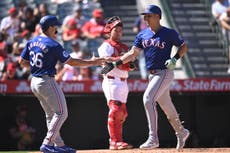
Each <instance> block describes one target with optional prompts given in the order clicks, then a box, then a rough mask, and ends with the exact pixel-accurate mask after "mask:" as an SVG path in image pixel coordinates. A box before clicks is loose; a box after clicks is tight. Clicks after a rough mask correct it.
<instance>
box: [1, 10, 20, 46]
mask: <svg viewBox="0 0 230 153" xmlns="http://www.w3.org/2000/svg"><path fill="white" fill-rule="evenodd" d="M8 14H9V15H8V16H6V17H4V18H3V19H2V21H1V25H0V31H5V32H6V33H7V35H8V37H7V44H8V47H9V48H8V49H11V47H12V44H13V40H14V37H15V35H16V34H17V33H18V31H19V25H20V20H19V19H18V17H17V16H18V10H17V9H16V8H15V7H11V8H10V9H9V10H8Z"/></svg>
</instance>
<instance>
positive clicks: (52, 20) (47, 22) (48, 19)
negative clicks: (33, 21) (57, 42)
mask: <svg viewBox="0 0 230 153" xmlns="http://www.w3.org/2000/svg"><path fill="white" fill-rule="evenodd" d="M39 24H40V26H41V28H42V31H46V30H47V29H48V28H49V26H60V25H61V23H60V22H59V21H58V19H57V18H56V16H53V15H46V16H44V17H42V18H41V20H40V23H39Z"/></svg>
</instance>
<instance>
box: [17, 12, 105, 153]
mask: <svg viewBox="0 0 230 153" xmlns="http://www.w3.org/2000/svg"><path fill="white" fill-rule="evenodd" d="M59 25H61V24H60V23H59V22H58V20H57V18H56V17H55V16H52V15H47V16H44V17H42V18H41V20H40V26H41V29H42V34H41V35H40V36H37V37H35V38H33V39H32V40H30V41H28V42H27V44H26V47H25V48H24V50H23V51H22V53H21V58H20V60H19V63H20V64H21V65H22V66H25V67H30V70H31V74H32V76H33V77H32V79H31V90H32V92H33V93H34V95H35V96H36V97H37V98H38V100H39V102H40V104H41V106H42V108H43V110H44V112H45V115H46V123H47V129H48V131H47V135H46V137H45V138H44V140H43V143H42V145H41V147H40V151H42V152H44V153H75V152H76V150H75V149H72V148H70V147H67V146H66V145H65V143H64V141H63V139H62V138H61V136H60V129H61V127H62V125H63V123H64V121H65V120H66V118H67V116H68V111H67V105H66V99H65V96H64V94H63V92H62V90H61V88H60V87H59V86H58V84H57V82H56V81H55V79H54V75H55V74H56V69H55V65H56V64H57V62H58V61H60V62H62V63H66V64H69V65H71V66H99V65H102V64H104V62H105V60H104V58H96V57H95V58H92V59H89V60H82V59H74V58H72V57H70V55H69V53H68V52H67V51H66V50H65V49H64V48H63V47H62V46H61V45H60V44H59V43H58V42H57V41H55V38H56V33H57V28H58V26H59Z"/></svg>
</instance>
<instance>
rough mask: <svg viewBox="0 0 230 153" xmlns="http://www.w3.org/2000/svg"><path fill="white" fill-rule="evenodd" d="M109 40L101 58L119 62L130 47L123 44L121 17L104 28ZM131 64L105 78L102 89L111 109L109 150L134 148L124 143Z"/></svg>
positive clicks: (102, 47) (114, 19)
mask: <svg viewBox="0 0 230 153" xmlns="http://www.w3.org/2000/svg"><path fill="white" fill-rule="evenodd" d="M104 32H105V33H107V34H108V36H109V39H107V40H105V41H104V42H103V43H102V45H101V46H100V47H99V48H98V53H99V56H100V57H107V58H108V57H110V58H109V59H110V60H111V61H116V60H118V59H119V58H120V57H121V55H122V54H124V53H125V52H127V51H128V46H127V45H125V44H124V43H122V42H121V37H122V34H123V24H122V21H121V20H120V18H119V17H117V16H113V17H111V18H109V19H108V21H107V24H106V26H105V28H104ZM133 69H134V67H132V64H131V67H130V64H129V63H127V64H122V65H120V66H118V67H116V68H114V69H113V70H112V71H110V72H109V73H107V74H106V75H104V76H103V82H102V88H103V92H104V95H105V97H106V100H107V105H108V107H109V114H108V131H109V136H110V140H109V144H110V146H109V149H110V150H120V149H130V148H132V146H131V145H129V144H128V143H126V142H123V138H122V128H123V123H124V122H125V120H126V117H127V115H128V113H127V110H126V101H127V96H128V92H129V91H128V84H127V78H128V72H129V71H130V70H133Z"/></svg>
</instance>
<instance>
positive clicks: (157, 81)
mask: <svg viewBox="0 0 230 153" xmlns="http://www.w3.org/2000/svg"><path fill="white" fill-rule="evenodd" d="M163 84H164V77H162V76H161V75H160V74H157V75H152V74H151V75H150V76H149V84H148V86H147V88H146V90H145V92H144V95H143V103H144V108H145V112H146V117H147V121H148V128H149V137H148V139H147V141H146V142H145V143H143V144H142V145H141V146H140V149H153V148H157V147H159V140H158V131H157V130H158V122H157V120H158V112H157V108H156V105H157V103H156V101H157V99H158V97H159V96H160V95H161V94H162V86H163Z"/></svg>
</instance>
